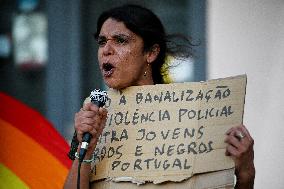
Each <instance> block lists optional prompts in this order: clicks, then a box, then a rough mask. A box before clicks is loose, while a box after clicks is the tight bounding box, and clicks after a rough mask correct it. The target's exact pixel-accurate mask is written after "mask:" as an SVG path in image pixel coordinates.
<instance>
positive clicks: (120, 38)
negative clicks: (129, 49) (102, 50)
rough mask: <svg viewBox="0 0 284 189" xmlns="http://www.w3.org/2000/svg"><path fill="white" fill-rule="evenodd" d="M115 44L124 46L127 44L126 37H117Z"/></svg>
mask: <svg viewBox="0 0 284 189" xmlns="http://www.w3.org/2000/svg"><path fill="white" fill-rule="evenodd" d="M115 42H116V43H117V44H124V43H126V42H127V39H126V38H125V37H122V36H116V37H115Z"/></svg>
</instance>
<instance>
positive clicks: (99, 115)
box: [75, 102, 107, 152]
mask: <svg viewBox="0 0 284 189" xmlns="http://www.w3.org/2000/svg"><path fill="white" fill-rule="evenodd" d="M106 118H107V110H106V109H105V108H102V107H100V108H99V107H98V106H96V105H94V104H93V103H91V102H90V103H86V104H84V106H83V108H81V110H80V111H79V112H78V113H76V114H75V130H76V132H77V138H78V141H79V142H80V143H81V142H82V137H83V134H84V133H86V132H88V133H90V134H91V135H92V139H91V141H90V144H89V147H88V151H91V152H93V150H94V148H95V147H96V144H97V140H98V138H99V136H100V135H101V133H102V131H103V129H104V127H105V123H106Z"/></svg>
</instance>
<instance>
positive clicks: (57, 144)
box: [0, 92, 72, 168]
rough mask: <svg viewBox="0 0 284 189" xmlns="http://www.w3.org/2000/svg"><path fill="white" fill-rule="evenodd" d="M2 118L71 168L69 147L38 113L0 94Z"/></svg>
mask: <svg viewBox="0 0 284 189" xmlns="http://www.w3.org/2000/svg"><path fill="white" fill-rule="evenodd" d="M0 118H1V119H3V120H5V121H6V122H9V123H11V124H12V125H13V126H14V127H16V128H18V129H19V130H21V131H22V132H23V133H25V134H26V135H28V136H30V137H31V138H33V139H34V140H35V141H37V142H38V143H39V144H40V145H42V147H44V148H46V149H47V150H48V151H49V152H50V153H52V154H53V155H54V156H55V157H56V158H57V159H58V160H59V161H61V162H62V163H63V164H64V165H65V166H66V167H68V168H69V167H71V164H72V161H71V160H70V159H68V157H67V153H68V151H69V145H68V144H67V142H66V141H65V140H64V138H63V137H62V136H61V135H60V134H59V133H58V132H57V131H56V129H55V128H54V127H53V126H52V125H51V124H50V123H49V122H48V121H47V120H46V119H45V118H44V117H43V116H42V115H40V114H39V113H38V112H36V111H35V110H33V109H32V108H30V107H28V106H26V105H25V104H23V103H21V102H20V101H18V100H16V99H14V98H12V97H10V96H8V95H6V94H4V93H1V92H0Z"/></svg>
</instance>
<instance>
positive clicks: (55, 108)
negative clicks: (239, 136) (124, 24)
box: [0, 0, 284, 189]
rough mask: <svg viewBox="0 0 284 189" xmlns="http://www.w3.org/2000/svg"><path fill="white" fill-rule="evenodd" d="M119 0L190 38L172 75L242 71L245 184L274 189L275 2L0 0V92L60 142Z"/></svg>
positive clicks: (277, 148)
mask: <svg viewBox="0 0 284 189" xmlns="http://www.w3.org/2000/svg"><path fill="white" fill-rule="evenodd" d="M122 3H136V4H140V5H143V6H146V7H148V8H150V9H152V10H153V11H154V12H155V13H156V14H157V15H158V16H159V17H160V18H161V20H162V22H163V24H164V25H165V27H166V30H167V32H168V33H182V34H184V35H188V36H191V37H192V38H193V39H194V41H195V42H197V43H200V45H199V46H197V47H196V48H195V55H196V56H195V57H194V58H193V59H191V60H188V61H190V63H189V64H186V65H190V66H185V67H183V68H182V69H178V68H177V69H176V70H175V72H177V73H179V74H178V75H179V76H181V77H179V78H178V77H177V78H175V80H176V81H200V80H206V79H213V78H221V77H227V76H232V75H238V74H244V73H246V74H247V76H248V86H247V96H246V106H245V117H244V119H245V120H244V123H245V125H247V127H248V129H249V130H250V132H251V134H252V136H253V137H254V139H255V164H256V171H257V174H256V184H255V188H260V189H265V188H269V187H270V188H275V189H277V188H279V189H280V188H282V187H283V185H284V180H283V179H281V173H282V171H284V165H283V163H284V162H283V160H282V159H283V155H284V148H283V146H284V139H283V137H281V134H282V133H283V132H284V126H283V125H284V124H283V122H284V108H283V107H284V101H283V95H284V89H283V87H282V86H284V62H283V60H284V57H283V56H284V55H283V54H284V53H283V52H284V1H283V0H240V1H233V0H219V1H213V0H208V1H206V0H178V1H175V0H163V1H157V0H144V1H139V0H81V1H79V0H57V1H48V0H0V91H2V92H6V93H7V94H9V95H11V96H13V97H15V98H17V99H19V100H21V101H22V102H24V103H26V104H27V105H29V106H31V107H33V108H34V109H36V110H38V111H39V112H40V113H41V114H43V115H44V116H45V117H46V118H47V119H48V120H50V121H51V122H52V123H53V124H54V126H55V127H56V129H57V130H58V131H59V132H60V133H61V134H62V135H63V136H64V137H65V139H66V140H70V138H71V135H72V132H73V117H74V113H75V112H77V111H78V110H79V109H80V107H81V105H82V102H83V100H84V99H85V98H86V97H87V96H88V95H89V93H90V91H91V90H93V89H94V88H105V86H104V84H103V81H102V80H101V75H100V73H99V70H98V68H97V58H96V56H97V55H96V51H97V46H96V42H95V40H94V39H93V37H92V34H93V33H94V31H95V29H96V20H97V18H98V15H99V14H100V13H101V12H102V11H103V10H105V9H108V8H110V7H113V6H117V5H120V4H122ZM182 71H183V72H182ZM15 116H17V115H15Z"/></svg>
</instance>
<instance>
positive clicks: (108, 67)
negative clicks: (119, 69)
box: [102, 63, 114, 77]
mask: <svg viewBox="0 0 284 189" xmlns="http://www.w3.org/2000/svg"><path fill="white" fill-rule="evenodd" d="M102 68H103V75H104V76H105V77H109V76H111V75H112V73H113V70H114V66H113V65H112V64H111V63H104V64H103V67H102Z"/></svg>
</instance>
